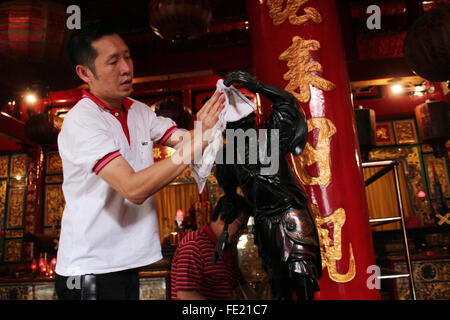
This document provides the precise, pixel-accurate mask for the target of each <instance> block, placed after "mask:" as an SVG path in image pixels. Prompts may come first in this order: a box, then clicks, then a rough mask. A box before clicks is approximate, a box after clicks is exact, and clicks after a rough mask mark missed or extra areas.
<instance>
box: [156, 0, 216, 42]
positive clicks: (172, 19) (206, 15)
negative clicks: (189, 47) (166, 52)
mask: <svg viewBox="0 0 450 320" xmlns="http://www.w3.org/2000/svg"><path fill="white" fill-rule="evenodd" d="M148 15H149V21H150V27H151V28H152V30H153V31H154V32H155V33H156V34H157V35H158V36H160V37H161V38H163V39H166V40H170V41H178V40H186V39H187V40H191V39H195V38H198V37H200V36H201V35H202V34H203V33H205V32H206V30H207V29H208V27H209V25H210V23H211V20H212V10H211V6H210V4H209V1H208V0H153V1H151V2H150V4H149V6H148Z"/></svg>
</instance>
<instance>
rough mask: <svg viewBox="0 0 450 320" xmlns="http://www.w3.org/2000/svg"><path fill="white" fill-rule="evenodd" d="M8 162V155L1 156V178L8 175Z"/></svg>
mask: <svg viewBox="0 0 450 320" xmlns="http://www.w3.org/2000/svg"><path fill="white" fill-rule="evenodd" d="M8 162H9V157H8V156H3V157H0V178H6V177H8Z"/></svg>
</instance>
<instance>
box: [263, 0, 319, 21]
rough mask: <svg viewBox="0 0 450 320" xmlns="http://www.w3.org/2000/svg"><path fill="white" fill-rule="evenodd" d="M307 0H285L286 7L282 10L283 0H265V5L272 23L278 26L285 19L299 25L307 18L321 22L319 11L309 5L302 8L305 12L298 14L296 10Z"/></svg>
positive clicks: (307, 19)
mask: <svg viewBox="0 0 450 320" xmlns="http://www.w3.org/2000/svg"><path fill="white" fill-rule="evenodd" d="M308 1H309V0H287V3H286V7H285V9H284V10H283V4H284V2H285V0H267V3H266V4H267V7H268V8H269V16H270V17H271V18H272V20H273V25H274V26H278V25H280V24H282V23H283V22H284V21H285V20H286V19H288V20H289V22H290V23H291V24H293V25H296V26H298V25H301V24H303V23H305V22H307V21H309V20H311V21H313V22H315V23H321V22H322V16H321V15H320V13H319V12H318V11H317V10H316V9H314V8H311V7H306V8H305V9H304V12H305V14H304V15H301V16H298V15H297V11H298V10H299V9H300V7H301V6H303V5H304V4H305V3H307V2H308Z"/></svg>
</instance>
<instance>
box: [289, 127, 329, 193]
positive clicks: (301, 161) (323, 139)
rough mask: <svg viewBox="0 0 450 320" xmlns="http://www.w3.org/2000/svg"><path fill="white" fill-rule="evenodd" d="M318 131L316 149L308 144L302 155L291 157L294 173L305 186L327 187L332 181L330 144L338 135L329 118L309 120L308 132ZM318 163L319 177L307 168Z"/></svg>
mask: <svg viewBox="0 0 450 320" xmlns="http://www.w3.org/2000/svg"><path fill="white" fill-rule="evenodd" d="M316 129H318V130H319V131H318V137H317V144H316V147H315V148H314V147H313V146H312V145H311V143H310V142H308V143H306V147H305V151H304V152H303V154H302V155H300V156H297V157H294V156H293V155H291V157H292V158H291V159H292V163H293V167H294V171H295V173H296V174H297V176H298V177H299V178H300V180H301V181H302V183H303V184H305V185H321V186H326V185H328V183H330V181H331V165H330V163H331V160H330V143H331V137H332V136H333V135H334V134H335V133H336V127H335V126H334V124H333V122H331V121H330V120H329V119H327V118H311V119H309V120H308V132H311V131H313V130H316ZM315 163H317V169H318V172H319V175H318V176H317V177H313V176H311V175H310V174H309V173H308V172H307V171H306V170H305V166H310V165H313V164H315Z"/></svg>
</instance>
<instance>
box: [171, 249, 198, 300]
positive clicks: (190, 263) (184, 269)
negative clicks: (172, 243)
mask: <svg viewBox="0 0 450 320" xmlns="http://www.w3.org/2000/svg"><path fill="white" fill-rule="evenodd" d="M202 269H203V268H202V262H201V257H200V252H199V249H198V247H197V246H196V245H195V244H194V243H185V244H184V245H183V246H181V247H179V248H178V249H177V252H176V261H175V263H174V265H173V269H172V273H173V274H175V275H176V283H175V290H176V291H178V290H182V291H197V292H200V287H201V279H202Z"/></svg>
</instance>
